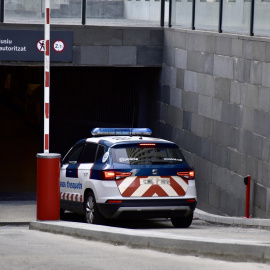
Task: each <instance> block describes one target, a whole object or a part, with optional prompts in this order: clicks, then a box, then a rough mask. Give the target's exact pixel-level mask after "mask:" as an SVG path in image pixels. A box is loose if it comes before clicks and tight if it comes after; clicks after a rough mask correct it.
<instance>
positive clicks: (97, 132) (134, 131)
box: [91, 128, 152, 136]
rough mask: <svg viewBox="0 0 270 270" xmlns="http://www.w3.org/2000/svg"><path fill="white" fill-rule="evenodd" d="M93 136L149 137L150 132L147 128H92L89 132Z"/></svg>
mask: <svg viewBox="0 0 270 270" xmlns="http://www.w3.org/2000/svg"><path fill="white" fill-rule="evenodd" d="M91 134H92V135H93V136H112V135H117V136H121V135H122V136H123V135H128V136H132V135H137V136H143V135H144V136H151V134H152V130H151V129H149V128H94V129H92V131H91Z"/></svg>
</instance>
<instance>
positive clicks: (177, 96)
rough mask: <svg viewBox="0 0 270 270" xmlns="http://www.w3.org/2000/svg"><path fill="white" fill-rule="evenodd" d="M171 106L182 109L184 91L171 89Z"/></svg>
mask: <svg viewBox="0 0 270 270" xmlns="http://www.w3.org/2000/svg"><path fill="white" fill-rule="evenodd" d="M170 105H173V106H174V107H177V108H179V109H181V108H182V89H178V88H174V87H172V88H171V92H170Z"/></svg>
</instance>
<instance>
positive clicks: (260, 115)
mask: <svg viewBox="0 0 270 270" xmlns="http://www.w3.org/2000/svg"><path fill="white" fill-rule="evenodd" d="M269 120H270V113H268V112H267V113H266V112H262V111H258V110H254V131H256V133H257V134H260V135H262V136H264V137H267V138H269V137H270V125H268V124H267V123H269Z"/></svg>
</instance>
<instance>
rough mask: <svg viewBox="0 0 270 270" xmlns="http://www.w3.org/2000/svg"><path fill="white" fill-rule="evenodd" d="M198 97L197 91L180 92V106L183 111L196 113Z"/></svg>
mask: <svg viewBox="0 0 270 270" xmlns="http://www.w3.org/2000/svg"><path fill="white" fill-rule="evenodd" d="M198 102H199V97H198V94H197V93H193V92H187V91H183V92H182V108H183V110H184V111H189V112H194V113H198Z"/></svg>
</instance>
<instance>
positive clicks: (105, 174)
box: [100, 171, 132, 180]
mask: <svg viewBox="0 0 270 270" xmlns="http://www.w3.org/2000/svg"><path fill="white" fill-rule="evenodd" d="M131 174H132V173H131V172H117V171H101V172H100V177H101V180H120V179H124V178H126V177H128V176H130V175H131Z"/></svg>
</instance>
